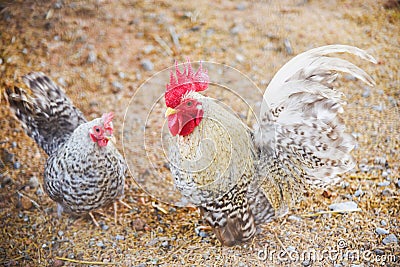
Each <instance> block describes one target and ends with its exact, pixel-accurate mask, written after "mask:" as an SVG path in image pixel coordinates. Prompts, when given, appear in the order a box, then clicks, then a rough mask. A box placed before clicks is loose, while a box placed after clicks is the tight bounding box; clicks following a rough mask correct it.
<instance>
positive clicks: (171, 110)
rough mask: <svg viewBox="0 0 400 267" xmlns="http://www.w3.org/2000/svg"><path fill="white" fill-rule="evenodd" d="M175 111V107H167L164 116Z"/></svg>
mask: <svg viewBox="0 0 400 267" xmlns="http://www.w3.org/2000/svg"><path fill="white" fill-rule="evenodd" d="M176 112H177V111H176V109H173V108H167V110H166V111H165V118H167V117H168V116H169V115H173V114H175V113H176Z"/></svg>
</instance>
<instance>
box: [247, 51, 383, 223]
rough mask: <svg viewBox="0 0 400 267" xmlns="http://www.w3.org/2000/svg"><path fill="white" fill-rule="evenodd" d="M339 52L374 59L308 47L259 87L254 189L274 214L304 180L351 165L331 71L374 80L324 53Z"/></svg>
mask: <svg viewBox="0 0 400 267" xmlns="http://www.w3.org/2000/svg"><path fill="white" fill-rule="evenodd" d="M343 52H347V53H351V54H354V55H357V56H359V57H361V58H363V59H366V60H369V61H371V62H374V63H376V61H375V59H374V58H373V57H372V56H370V55H368V54H367V53H366V52H365V51H363V50H361V49H358V48H356V47H352V46H346V45H329V46H323V47H319V48H315V49H311V50H309V51H307V52H304V53H302V54H300V55H298V56H296V57H295V58H293V59H292V60H290V61H289V62H288V63H286V64H285V65H284V66H283V67H282V68H281V69H280V70H279V71H278V72H277V74H276V75H275V77H274V78H273V79H272V81H271V83H270V84H269V86H268V87H267V89H266V91H265V94H264V99H263V104H262V106H261V114H260V123H259V125H258V127H257V128H256V131H255V134H254V139H255V145H256V146H257V147H258V149H259V151H260V162H259V164H258V166H257V174H258V176H259V177H258V181H256V184H257V185H259V187H256V188H259V189H261V190H263V191H264V194H265V195H266V197H267V198H268V200H269V201H270V202H271V204H272V206H273V207H274V208H275V210H276V214H277V215H283V214H285V213H286V212H287V211H288V207H289V206H290V205H291V204H292V203H293V202H295V201H297V199H298V197H299V196H300V195H301V193H302V190H301V189H302V187H303V185H304V182H306V181H307V182H312V183H314V182H317V181H321V180H324V181H328V180H329V179H330V178H332V177H334V176H335V175H336V174H340V173H343V172H346V171H348V170H350V169H351V168H353V166H354V162H353V159H352V157H351V155H350V154H349V152H350V151H351V150H352V149H353V147H354V144H355V142H354V141H353V138H352V136H351V135H349V134H347V133H345V126H344V123H343V121H342V120H341V118H340V117H339V116H338V114H339V113H342V112H343V105H344V104H345V101H344V99H343V94H342V93H341V92H338V91H336V90H335V89H333V88H331V87H330V86H331V83H332V82H333V81H334V80H335V78H336V77H337V72H346V73H349V74H351V75H353V76H355V77H357V78H358V79H360V80H362V81H364V82H366V83H367V84H370V85H372V84H374V81H373V80H372V78H371V77H370V76H369V75H368V74H367V73H365V72H364V71H363V70H361V69H360V68H358V67H357V66H355V65H354V64H352V63H350V62H348V61H346V60H343V59H339V58H335V57H327V56H326V55H327V54H330V53H343ZM253 188H254V185H253ZM259 189H258V190H259ZM259 216H260V218H261V217H262V215H259ZM256 220H257V215H256Z"/></svg>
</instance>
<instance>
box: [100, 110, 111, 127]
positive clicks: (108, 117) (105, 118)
mask: <svg viewBox="0 0 400 267" xmlns="http://www.w3.org/2000/svg"><path fill="white" fill-rule="evenodd" d="M101 118H102V119H103V122H104V123H103V124H104V126H107V125H109V124H110V122H111V121H112V120H113V119H114V112H109V113H104V114H103V116H101Z"/></svg>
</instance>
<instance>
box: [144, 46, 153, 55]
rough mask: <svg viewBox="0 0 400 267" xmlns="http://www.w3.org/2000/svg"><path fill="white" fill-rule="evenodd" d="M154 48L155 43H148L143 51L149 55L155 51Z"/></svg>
mask: <svg viewBox="0 0 400 267" xmlns="http://www.w3.org/2000/svg"><path fill="white" fill-rule="evenodd" d="M153 50H154V46H153V45H146V46H145V47H144V48H143V52H144V53H145V54H146V55H148V54H150V53H151V52H153Z"/></svg>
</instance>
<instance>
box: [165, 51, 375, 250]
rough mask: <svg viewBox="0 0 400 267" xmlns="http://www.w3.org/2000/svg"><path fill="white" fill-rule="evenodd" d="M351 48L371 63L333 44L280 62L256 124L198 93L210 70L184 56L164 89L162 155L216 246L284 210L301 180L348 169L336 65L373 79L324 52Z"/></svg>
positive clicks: (245, 235)
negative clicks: (167, 137) (166, 135)
mask: <svg viewBox="0 0 400 267" xmlns="http://www.w3.org/2000/svg"><path fill="white" fill-rule="evenodd" d="M343 52H347V53H351V54H355V55H357V56H359V57H361V58H363V59H366V60H369V61H371V62H374V63H375V59H374V58H373V57H372V56H370V55H368V54H367V53H366V52H364V51H363V50H360V49H358V48H356V47H352V46H345V45H330V46H324V47H319V48H315V49H312V50H309V51H307V52H304V53H302V54H300V55H298V56H296V57H295V58H293V59H292V60H290V61H289V62H288V63H286V64H285V65H284V66H283V67H282V68H281V69H280V70H279V71H278V73H277V74H276V75H275V76H274V78H273V79H272V80H271V82H270V84H269V86H268V87H267V89H266V91H265V94H264V97H263V102H262V105H261V113H260V116H259V121H258V124H257V126H255V129H254V131H252V130H250V129H249V128H248V127H247V126H246V125H245V124H243V123H242V121H241V120H240V119H239V118H238V117H236V116H235V115H233V114H232V113H231V112H229V111H227V110H226V109H225V108H224V107H222V106H221V105H220V104H219V103H218V102H217V101H216V100H215V99H212V98H209V97H206V96H203V95H202V94H200V93H199V92H200V91H203V90H205V89H207V87H208V83H209V77H208V74H207V71H206V70H203V69H202V67H201V65H200V68H199V69H198V71H197V72H196V73H194V72H193V70H192V67H191V65H190V62H188V63H187V64H185V65H184V70H183V72H180V71H179V69H178V66H177V64H176V67H175V68H176V76H177V78H175V76H174V74H173V73H172V71H171V77H170V84H168V85H167V89H166V92H165V103H166V106H167V107H168V109H167V111H166V114H165V116H166V117H167V119H168V127H169V130H170V133H171V134H172V136H173V137H172V142H171V145H170V147H169V160H170V166H171V167H170V168H171V172H172V175H173V177H174V179H175V186H176V188H177V189H178V190H180V192H181V193H182V195H183V196H185V197H186V198H187V199H189V201H191V202H192V203H193V204H195V205H196V206H198V207H199V208H200V211H201V214H202V215H203V217H204V219H205V220H206V221H207V222H208V223H209V224H210V225H211V227H212V228H213V231H214V233H215V234H216V236H217V238H218V239H219V240H220V242H221V243H222V244H223V245H227V246H232V245H235V244H239V243H241V242H244V241H247V240H249V239H250V238H252V237H253V236H254V234H255V232H256V225H258V224H262V223H266V222H268V221H270V220H271V219H272V218H273V217H275V216H283V215H285V214H286V213H287V212H288V210H289V208H290V207H291V206H292V205H293V204H295V203H296V202H297V201H298V200H299V199H300V197H301V196H302V194H303V191H304V190H305V189H307V184H310V183H311V184H318V182H320V181H322V182H329V181H330V180H331V179H332V178H333V177H335V176H336V175H337V174H340V173H344V172H346V171H348V170H350V169H352V168H353V166H354V163H353V159H352V157H351V155H350V151H351V150H352V149H353V147H354V144H355V142H354V141H353V138H352V136H351V135H349V134H347V133H345V126H344V124H343V121H342V120H341V119H340V117H339V116H338V115H339V114H340V113H342V112H343V105H344V104H345V101H344V100H343V94H342V93H340V92H338V91H336V90H335V89H333V88H332V87H331V86H332V82H333V81H334V80H335V79H336V77H337V72H346V73H349V74H351V75H353V76H355V77H356V78H358V79H360V80H362V81H364V82H366V83H368V84H370V85H372V84H374V81H373V80H372V78H370V76H368V74H367V73H365V72H364V71H363V70H361V69H360V68H358V67H357V66H355V65H353V64H352V63H350V62H348V61H346V60H343V59H339V58H336V57H327V56H326V55H327V54H330V53H343Z"/></svg>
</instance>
